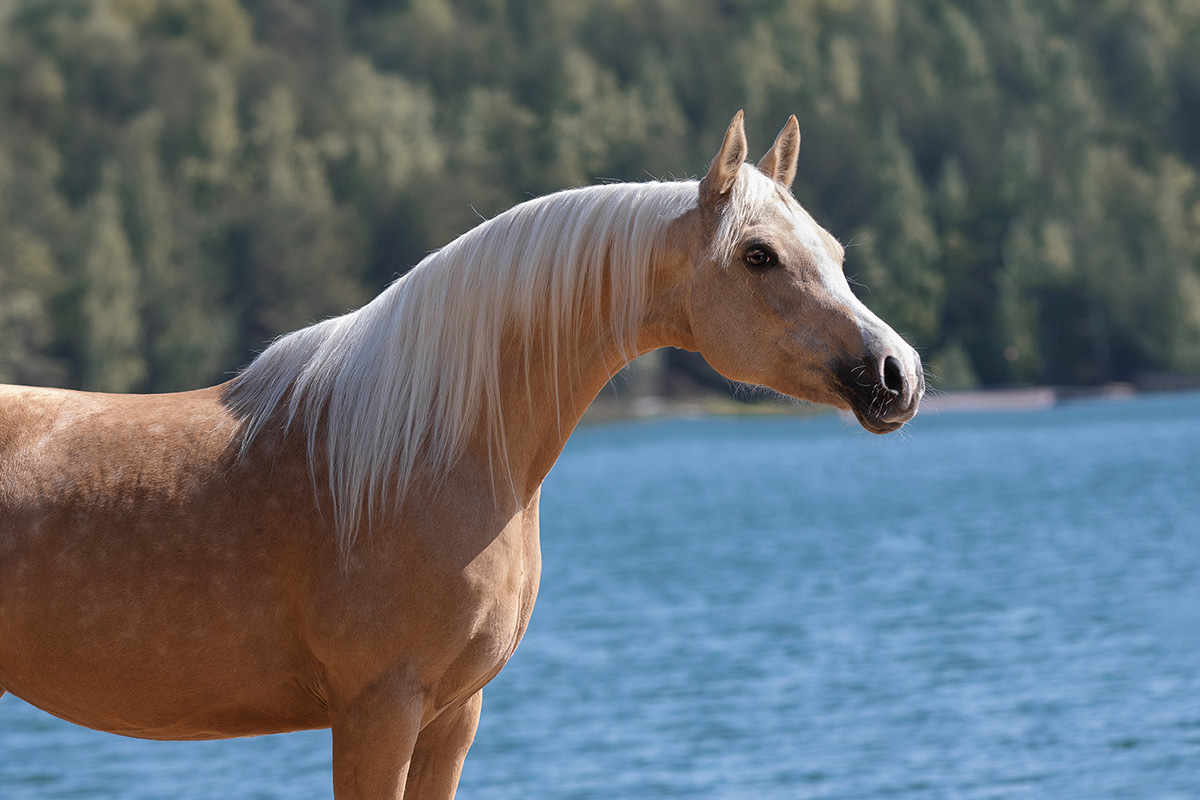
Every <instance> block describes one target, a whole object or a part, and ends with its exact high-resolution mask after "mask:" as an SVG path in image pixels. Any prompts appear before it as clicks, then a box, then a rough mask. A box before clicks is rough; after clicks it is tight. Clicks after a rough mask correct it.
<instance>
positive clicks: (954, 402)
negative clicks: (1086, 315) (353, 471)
mask: <svg viewBox="0 0 1200 800" xmlns="http://www.w3.org/2000/svg"><path fill="white" fill-rule="evenodd" d="M1197 389H1200V377H1196V378H1191V377H1185V376H1179V377H1178V378H1177V379H1176V380H1172V381H1169V382H1167V381H1145V382H1142V381H1139V382H1138V383H1136V384H1134V383H1107V384H1102V385H1100V386H1021V387H1005V388H995V389H964V390H949V391H939V390H933V391H932V392H930V393H927V394H926V395H925V398H924V399H923V400H922V401H921V410H920V412H919V414H958V413H981V412H983V413H989V412H990V413H1006V412H1022V411H1043V410H1047V409H1051V408H1054V407H1055V406H1058V405H1061V404H1063V403H1071V402H1080V401H1090V400H1109V401H1121V400H1130V399H1133V398H1135V397H1138V396H1141V395H1147V394H1160V393H1169V392H1181V391H1195V390H1197ZM824 413H839V414H841V413H845V412H841V411H838V410H837V409H834V408H832V407H830V406H823V405H816V404H813V403H808V402H806V401H803V400H794V399H792V398H783V397H779V398H772V397H764V398H760V399H758V400H756V401H754V402H745V401H742V400H738V399H736V398H734V397H730V396H728V395H720V394H710V393H698V394H695V395H691V396H687V397H663V396H659V395H641V396H636V397H615V398H614V397H612V396H607V397H606V396H601V397H599V398H597V399H596V400H595V401H593V403H592V405H591V406H590V407H589V408H588V410H587V412H586V413H585V414H584V416H583V420H582V422H583V423H584V424H603V423H607V422H621V421H627V420H649V419H663V418H668V417H679V418H688V417H694V418H699V417H722V416H726V417H764V416H811V415H814V414H824Z"/></svg>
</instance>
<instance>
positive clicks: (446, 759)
mask: <svg viewBox="0 0 1200 800" xmlns="http://www.w3.org/2000/svg"><path fill="white" fill-rule="evenodd" d="M482 705H483V692H482V691H478V692H476V693H475V694H473V695H471V696H470V697H469V698H467V699H466V701H464V702H463V703H462V705H460V706H458V707H457V708H453V709H448V710H446V711H443V712H442V714H441V715H440V716H438V718H437V719H435V720H434V721H433V722H431V723H429V724H428V725H426V726H425V728H424V729H423V730H422V731H421V734H420V736H418V737H417V745H416V748H415V749H414V751H413V758H412V766H411V768H410V769H409V773H408V789H407V791H406V792H405V794H404V797H405V800H449V798H452V797H454V792H455V790H456V789H457V788H458V779H459V777H460V776H461V775H462V768H463V761H464V760H465V759H466V757H467V751H468V750H469V749H470V748H471V743H472V742H474V741H475V730H476V728H478V726H479V712H480V709H481V708H482Z"/></svg>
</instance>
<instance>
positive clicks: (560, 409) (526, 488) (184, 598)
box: [0, 113, 924, 800]
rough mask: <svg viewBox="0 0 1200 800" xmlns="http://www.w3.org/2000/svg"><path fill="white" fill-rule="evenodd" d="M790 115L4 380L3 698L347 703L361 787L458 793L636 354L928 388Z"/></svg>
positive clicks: (283, 708)
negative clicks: (279, 310)
mask: <svg viewBox="0 0 1200 800" xmlns="http://www.w3.org/2000/svg"><path fill="white" fill-rule="evenodd" d="M799 141H800V133H799V127H798V125H797V124H796V119H795V117H792V118H791V119H790V120H789V121H788V123H787V126H786V127H785V128H784V129H783V131H782V133H780V135H779V137H778V139H777V140H776V141H775V144H774V146H773V147H772V148H771V149H770V151H769V152H768V153H767V154H766V156H765V157H764V158H763V159H762V161H760V162H759V163H758V166H757V167H755V166H753V165H749V164H745V163H744V162H745V157H746V141H745V134H744V131H743V125H742V115H741V114H740V113H739V114H738V115H737V116H736V117H735V118H734V120H733V123H732V124H731V125H730V127H729V130H728V132H727V133H726V134H725V139H724V142H723V143H722V145H721V150H720V152H719V153H718V154H717V157H716V160H715V161H713V163H712V166H711V168H710V169H709V170H708V173H707V174H706V175H705V176H704V178H703V180H701V181H700V182H699V183H696V182H694V181H692V182H677V183H657V182H650V183H644V184H625V185H620V184H618V185H605V186H596V187H590V188H581V189H573V190H569V191H564V192H561V193H558V194H554V195H550V196H547V197H544V198H541V199H538V200H533V201H530V202H527V203H524V204H522V205H519V206H517V207H515V208H513V209H511V210H509V211H507V212H505V213H503V214H500V215H499V216H497V217H495V218H494V219H492V220H490V221H488V222H486V223H484V224H482V225H480V226H479V227H478V228H476V229H475V230H473V231H471V232H469V233H467V234H465V235H464V236H462V237H461V238H459V239H458V240H456V241H454V242H452V243H451V244H449V245H447V246H446V247H445V248H444V249H442V250H441V251H439V252H437V253H435V254H433V255H430V256H429V257H428V258H426V259H425V260H424V261H423V262H422V263H421V264H420V265H419V266H417V267H416V268H415V269H413V270H412V271H411V272H410V273H408V274H407V275H405V276H404V277H403V278H401V279H400V280H398V281H396V282H395V283H394V284H393V285H392V286H391V287H389V288H388V289H387V290H386V291H384V292H383V294H381V295H380V296H379V297H377V298H376V299H375V300H374V301H372V302H371V303H369V304H368V305H366V306H364V307H363V308H361V309H359V310H357V311H354V312H352V313H349V314H347V315H345V316H343V317H339V318H336V319H330V320H327V321H325V322H321V323H319V324H316V325H313V326H311V327H309V328H305V329H303V330H300V331H298V332H295V333H292V334H291V335H288V336H284V337H283V338H281V339H279V340H278V341H276V342H275V343H274V344H272V345H271V346H270V347H269V348H267V349H266V350H265V351H264V352H263V353H262V354H261V355H260V356H259V357H258V358H257V359H256V360H255V361H254V362H253V363H252V364H251V365H250V366H249V367H248V368H246V370H245V371H243V372H242V373H241V374H240V375H239V376H238V377H236V378H234V379H233V380H232V381H230V382H229V383H226V384H224V385H221V386H216V387H213V388H209V389H202V390H199V391H193V392H184V393H181V394H171V395H143V396H132V395H129V396H124V395H103V394H84V393H79V392H72V391H61V390H56V389H37V388H23V387H3V388H0V693H2V692H3V691H5V690H7V691H10V692H12V693H13V694H15V695H17V696H19V697H22V698H24V699H25V700H27V701H28V702H30V703H32V704H34V705H36V706H38V707H40V708H42V709H45V710H46V711H48V712H50V713H51V714H55V715H57V716H59V717H62V718H64V719H67V720H70V721H72V722H76V723H78V724H80V725H86V726H89V727H92V728H98V729H100V730H105V731H112V732H114V733H121V734H125V735H128V736H137V737H143V738H149V739H208V738H223V737H233V736H252V735H256V734H266V733H279V732H283V731H293V730H298V729H304V728H323V727H332V729H333V785H334V795H335V796H336V797H337V798H339V800H349V799H350V798H385V797H386V798H397V797H404V798H448V797H452V796H453V795H454V792H455V788H456V786H457V783H458V778H459V773H460V771H461V769H462V763H463V758H464V757H465V756H466V753H467V748H468V747H469V746H470V744H471V740H472V738H473V736H474V732H475V727H476V723H477V722H478V719H479V710H480V702H481V699H480V698H481V689H482V687H483V686H484V684H486V683H487V682H488V681H489V680H491V679H492V678H493V677H494V676H495V675H496V673H497V672H498V671H499V670H500V668H501V667H502V666H503V665H504V663H505V661H507V659H508V658H509V656H511V655H512V653H513V650H514V649H515V648H516V646H517V643H518V642H519V641H520V640H521V636H522V634H523V633H524V631H525V626H526V623H527V622H528V620H529V615H530V611H531V610H532V608H533V601H534V597H535V595H536V594H537V587H538V577H539V570H540V564H541V562H540V555H539V545H538V496H539V490H540V486H541V483H542V479H543V478H544V477H545V475H546V473H547V472H548V471H549V470H550V467H551V466H552V465H553V464H554V461H555V459H556V458H557V457H558V455H559V453H560V451H561V450H562V448H563V444H564V443H565V441H566V439H567V436H568V435H569V434H570V433H571V430H572V429H573V428H574V426H575V424H576V422H577V421H578V420H579V418H580V416H581V415H582V414H583V412H584V409H586V408H587V406H588V404H589V402H590V401H591V400H592V399H593V398H594V397H595V395H596V394H597V393H598V392H599V390H600V389H601V388H602V387H603V386H604V384H605V383H606V382H607V381H608V380H609V379H610V378H611V377H612V376H613V374H614V373H615V372H616V371H617V370H618V369H620V368H621V367H622V365H624V364H626V363H627V362H628V361H629V360H630V359H631V358H633V357H635V356H637V355H638V354H640V353H645V352H647V351H650V350H653V349H654V348H657V347H663V346H667V345H672V346H675V347H682V348H687V349H689V350H698V351H700V352H701V353H702V354H703V355H704V357H705V358H707V359H708V361H709V363H711V364H712V365H713V366H714V367H715V368H716V369H717V370H719V371H720V372H722V373H724V374H725V375H726V376H727V377H729V378H731V379H733V380H737V381H745V382H749V383H754V384H763V385H766V386H769V387H772V388H774V389H776V390H778V391H780V392H784V393H787V394H789V395H793V396H795V397H801V398H806V399H809V400H813V401H818V402H823V403H829V404H832V405H834V406H837V407H839V408H843V409H849V410H851V411H853V412H854V414H855V415H856V416H857V418H858V420H859V421H860V422H861V424H862V425H863V426H864V427H865V428H867V430H870V431H873V432H875V433H886V432H889V431H894V430H896V429H897V428H899V427H900V426H901V425H902V424H904V422H905V421H907V420H908V419H910V418H911V417H912V416H913V414H914V413H916V410H917V405H918V403H919V401H920V398H921V396H922V393H923V391H924V378H923V374H922V370H921V365H920V359H919V358H918V356H917V354H916V353H915V352H914V351H913V349H912V348H911V347H909V346H908V345H906V344H905V343H904V341H903V340H902V339H901V338H900V337H899V336H897V335H896V334H895V333H894V332H893V331H892V330H891V329H890V328H888V327H887V326H886V325H885V324H884V323H883V322H881V321H880V320H879V319H878V318H877V317H876V316H875V315H874V314H872V313H871V312H870V311H868V310H867V309H866V307H864V306H863V305H862V304H861V303H860V302H859V301H858V300H857V299H855V297H854V295H853V294H852V293H851V292H850V289H849V287H848V286H847V283H846V279H845V278H844V277H843V274H842V269H841V267H842V258H843V251H842V248H841V247H840V246H839V245H838V243H837V241H836V240H835V239H834V238H833V237H832V236H830V235H829V234H828V233H826V232H825V231H824V230H822V229H821V228H820V227H819V226H818V225H817V224H816V223H815V222H814V221H813V219H812V218H811V217H810V216H809V215H808V214H807V213H806V212H805V211H804V209H802V208H801V207H800V205H799V204H798V203H797V202H796V200H795V199H794V198H793V197H792V194H791V192H790V190H789V186H790V184H791V182H792V178H793V176H794V175H795V170H796V155H797V150H798V148H799Z"/></svg>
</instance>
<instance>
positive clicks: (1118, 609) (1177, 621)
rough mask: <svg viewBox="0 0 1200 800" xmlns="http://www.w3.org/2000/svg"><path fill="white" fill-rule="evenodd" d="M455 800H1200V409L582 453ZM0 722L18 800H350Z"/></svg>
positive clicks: (281, 780)
mask: <svg viewBox="0 0 1200 800" xmlns="http://www.w3.org/2000/svg"><path fill="white" fill-rule="evenodd" d="M542 547H543V557H544V571H543V579H542V591H541V595H540V597H539V599H538V605H537V608H536V610H535V612H534V615H533V622H532V624H531V626H530V629H529V632H528V634H527V636H526V638H525V641H524V642H523V643H522V645H521V647H520V648H519V649H518V651H517V654H516V656H515V657H514V658H513V659H512V661H511V662H510V663H509V665H508V666H507V667H506V668H505V670H504V671H503V672H501V674H500V676H499V677H498V678H497V679H496V680H495V681H493V683H492V684H491V685H490V686H489V687H488V688H487V689H486V690H485V692H484V713H483V720H482V723H481V725H480V728H479V732H478V735H477V738H476V743H475V746H474V748H473V749H472V751H471V755H470V756H469V757H468V759H467V766H466V769H465V771H464V775H463V780H462V784H461V786H460V789H459V797H460V798H464V800H465V799H466V798H471V799H472V800H516V799H517V798H522V799H524V798H531V797H539V798H540V797H547V798H572V799H574V800H585V799H591V798H596V799H597V800H599V798H606V800H610V799H611V798H629V799H630V800H632V799H633V798H638V799H643V798H674V797H689V798H693V797H694V798H730V799H731V800H732V799H733V798H739V800H740V799H741V798H770V799H774V798H779V799H780V800H782V799H783V798H813V799H816V798H821V799H825V798H829V799H832V798H846V799H849V798H883V797H887V798H913V799H916V798H922V799H924V798H956V799H957V798H962V799H964V800H975V799H976V798H978V799H979V800H983V799H984V798H989V799H990V798H1039V800H1040V799H1041V798H1065V799H1067V800H1106V799H1108V798H1113V799H1115V798H1147V799H1148V800H1169V799H1171V798H1179V799H1180V800H1184V799H1185V798H1186V799H1187V800H1194V799H1195V798H1196V797H1200V394H1197V393H1187V394H1174V395H1157V396H1147V397H1139V398H1135V399H1132V400H1127V401H1121V402H1116V401H1094V402H1083V403H1075V404H1064V405H1060V406H1057V407H1055V408H1052V409H1049V410H1044V411H1036V412H1009V413H990V414H970V413H966V414H945V415H941V416H938V415H935V414H922V415H921V416H919V417H918V418H917V419H916V420H915V421H914V422H913V423H912V424H911V425H910V426H909V427H908V428H906V429H905V431H904V432H903V433H902V434H899V435H892V436H888V437H875V436H871V435H870V434H867V433H865V432H862V431H860V430H858V429H856V428H855V427H854V426H852V425H850V424H848V423H847V422H845V421H844V420H842V419H841V418H839V417H837V416H834V415H826V416H816V417H794V418H793V417H788V418H764V419H729V420H727V419H698V420H671V421H654V422H644V423H626V424H620V425H610V426H596V427H586V428H583V429H580V430H579V431H577V432H576V434H575V436H574V437H573V438H572V439H571V442H570V443H569V445H568V447H567V449H566V451H565V452H564V453H563V456H562V458H561V459H560V461H559V463H558V465H557V466H556V467H555V468H554V470H553V472H552V473H551V475H550V477H549V478H548V479H547V481H546V486H545V490H544V493H543V501H542ZM329 762H330V755H329V734H328V732H312V733H300V734H289V735H285V736H273V737H263V738H259V739H250V740H233V741H224V742H199V743H173V742H167V743H164V742H142V741H137V740H132V739H125V738H122V737H117V736H111V735H107V734H101V733H96V732H93V731H88V730H84V729H82V728H78V727H75V726H72V725H69V724H67V723H64V722H60V721H59V720H57V719H54V718H52V717H50V716H48V715H46V714H43V713H42V712H39V711H36V710H35V709H32V708H30V707H29V706H27V705H25V704H23V703H22V702H21V701H19V700H17V699H16V698H13V697H11V696H5V697H4V698H2V699H0V797H3V798H5V800H26V799H27V798H38V799H39V800H40V799H41V798H108V797H113V798H123V799H125V798H173V799H180V798H182V799H196V800H199V799H200V798H221V799H222V800H242V799H243V798H275V797H286V798H310V797H311V798H317V797H329V796H330V794H331V792H330V788H329V787H330V776H329Z"/></svg>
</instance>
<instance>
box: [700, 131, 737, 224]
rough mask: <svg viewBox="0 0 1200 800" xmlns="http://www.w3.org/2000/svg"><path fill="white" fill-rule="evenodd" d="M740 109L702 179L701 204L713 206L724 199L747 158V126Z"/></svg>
mask: <svg viewBox="0 0 1200 800" xmlns="http://www.w3.org/2000/svg"><path fill="white" fill-rule="evenodd" d="M742 117H743V115H742V112H741V111H739V112H737V114H735V115H734V117H733V122H730V123H729V130H727V131H725V141H723V142H721V151H720V152H719V153H717V157H716V158H714V159H713V162H712V166H710V167H709V168H708V174H707V175H705V176H704V180H702V181H700V205H701V206H712V205H714V204H716V203H718V202H720V201H721V200H722V198H724V197H725V195H727V194H729V190H730V189H732V188H733V182H734V181H735V180H737V175H738V170H740V169H741V168H742V163H743V162H744V161H745V160H746V126H745V123H744V122H743V121H742Z"/></svg>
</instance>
